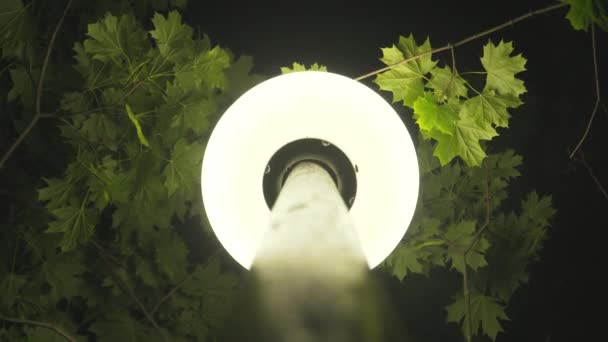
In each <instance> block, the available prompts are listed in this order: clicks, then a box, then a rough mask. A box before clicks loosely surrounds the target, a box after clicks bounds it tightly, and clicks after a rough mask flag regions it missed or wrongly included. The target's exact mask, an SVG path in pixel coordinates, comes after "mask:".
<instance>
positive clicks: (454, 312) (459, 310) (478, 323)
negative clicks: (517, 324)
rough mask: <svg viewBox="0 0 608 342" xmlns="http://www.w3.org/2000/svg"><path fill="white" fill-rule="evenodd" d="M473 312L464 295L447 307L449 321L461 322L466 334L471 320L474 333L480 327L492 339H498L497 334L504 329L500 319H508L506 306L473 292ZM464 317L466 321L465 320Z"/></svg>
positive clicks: (471, 301) (470, 299)
mask: <svg viewBox="0 0 608 342" xmlns="http://www.w3.org/2000/svg"><path fill="white" fill-rule="evenodd" d="M469 301H470V304H471V312H470V313H468V310H467V303H466V301H465V298H464V296H462V295H460V296H459V297H458V298H457V299H456V301H454V303H452V304H450V305H448V306H447V307H446V310H447V313H448V317H447V321H448V322H455V323H460V322H461V321H462V329H463V331H464V333H465V335H468V331H467V330H468V326H469V320H470V321H471V322H470V323H471V328H472V330H473V331H472V332H473V334H474V335H477V334H478V332H479V328H480V327H481V329H482V332H483V333H484V334H486V335H487V336H489V337H490V338H491V339H492V340H496V335H498V333H499V332H501V331H503V329H502V326H501V325H500V322H499V320H508V319H509V317H508V316H507V314H506V313H505V310H504V307H503V306H502V305H500V304H498V303H497V302H496V301H495V300H494V299H493V298H491V297H488V296H484V295H483V294H480V293H472V294H470V298H469ZM463 319H464V321H463Z"/></svg>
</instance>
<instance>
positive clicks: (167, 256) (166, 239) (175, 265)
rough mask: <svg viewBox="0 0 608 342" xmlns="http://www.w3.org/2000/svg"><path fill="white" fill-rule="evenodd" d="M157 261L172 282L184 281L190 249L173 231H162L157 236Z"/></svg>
mask: <svg viewBox="0 0 608 342" xmlns="http://www.w3.org/2000/svg"><path fill="white" fill-rule="evenodd" d="M155 241H156V253H155V257H156V258H155V260H156V262H157V263H158V268H159V269H160V271H161V272H162V273H163V274H165V275H166V276H167V277H168V278H169V280H170V281H172V282H177V281H180V280H182V278H183V277H184V276H185V274H186V257H187V255H188V248H187V247H186V245H185V244H184V242H183V241H182V239H181V238H180V237H179V235H177V234H176V233H175V232H174V231H173V230H169V229H160V230H159V232H158V234H156V236H155Z"/></svg>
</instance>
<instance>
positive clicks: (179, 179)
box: [163, 138, 203, 196]
mask: <svg viewBox="0 0 608 342" xmlns="http://www.w3.org/2000/svg"><path fill="white" fill-rule="evenodd" d="M202 159H203V146H202V145H201V144H198V143H193V144H188V143H187V142H186V139H184V138H182V139H180V140H178V141H177V143H175V145H174V146H173V151H172V153H171V159H170V160H169V163H168V164H167V166H166V167H165V169H164V171H163V176H164V177H165V182H164V185H165V187H166V188H167V191H168V193H169V196H172V195H173V194H174V193H175V192H176V191H177V190H178V189H179V188H182V189H184V190H192V189H193V188H195V187H196V184H198V180H199V177H198V175H199V174H200V165H201V161H202ZM187 193H189V194H190V193H192V192H191V191H187ZM197 193H198V191H197Z"/></svg>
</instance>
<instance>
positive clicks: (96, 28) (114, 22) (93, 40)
mask: <svg viewBox="0 0 608 342" xmlns="http://www.w3.org/2000/svg"><path fill="white" fill-rule="evenodd" d="M87 35H88V36H89V37H90V38H89V39H87V40H85V41H84V51H85V52H86V53H87V54H90V55H92V57H93V59H96V60H99V61H101V62H113V63H114V64H117V65H121V64H123V63H124V62H127V63H128V64H131V62H134V61H135V60H136V59H139V58H141V56H142V55H143V52H144V51H145V50H146V49H147V46H146V43H147V39H146V32H145V31H143V30H142V28H141V27H140V25H139V24H138V23H137V22H136V20H135V17H133V16H132V15H122V16H120V17H116V16H113V15H111V14H107V15H106V16H105V17H104V18H103V19H101V20H100V21H98V22H97V23H94V24H89V25H88V32H87Z"/></svg>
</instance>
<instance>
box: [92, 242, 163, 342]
mask: <svg viewBox="0 0 608 342" xmlns="http://www.w3.org/2000/svg"><path fill="white" fill-rule="evenodd" d="M91 243H92V244H93V245H94V246H95V247H96V248H97V249H98V250H99V252H100V254H101V258H102V259H103V260H104V262H105V263H106V265H107V266H108V267H109V271H110V276H111V277H112V278H113V279H114V281H115V282H116V284H117V285H119V286H120V287H122V288H123V291H124V290H125V289H126V291H125V292H127V293H128V294H129V296H131V299H132V300H133V301H134V302H135V304H137V306H139V309H140V310H141V311H142V312H143V314H144V316H146V319H147V320H148V321H150V323H151V324H152V326H153V327H154V329H156V332H157V333H158V336H159V337H160V339H161V340H162V341H166V339H165V335H164V334H163V331H162V330H161V329H160V327H159V326H158V324H157V323H156V321H155V320H154V317H152V315H151V314H150V312H149V311H148V310H147V309H146V307H145V306H144V304H143V303H142V302H141V300H139V298H137V295H136V294H135V291H133V289H132V288H131V286H129V284H128V283H127V282H126V281H124V280H123V279H121V277H120V276H118V275H117V274H115V273H114V272H112V265H111V263H110V260H109V258H108V256H107V255H106V251H105V250H104V248H103V247H101V246H100V245H99V244H98V243H97V242H95V241H94V240H91Z"/></svg>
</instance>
